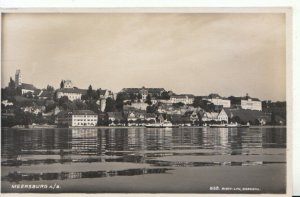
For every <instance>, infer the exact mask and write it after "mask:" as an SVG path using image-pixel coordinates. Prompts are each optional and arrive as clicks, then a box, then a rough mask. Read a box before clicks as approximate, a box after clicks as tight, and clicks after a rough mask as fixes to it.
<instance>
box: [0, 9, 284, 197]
mask: <svg viewBox="0 0 300 197" xmlns="http://www.w3.org/2000/svg"><path fill="white" fill-rule="evenodd" d="M103 10H104V11H103ZM103 10H101V11H93V12H63V11H60V12H47V11H46V12H29V11H26V12H3V13H2V15H1V23H2V30H1V37H2V41H1V50H2V51H1V193H179V194H200V193H201V194H282V195H284V194H286V193H287V187H288V185H287V167H288V162H289V161H288V157H287V147H288V140H287V137H288V133H289V126H288V119H287V117H289V114H288V111H287V101H288V99H287V97H288V96H287V88H286V87H287V85H288V79H287V69H288V65H287V62H288V56H287V49H288V45H287V37H288V36H289V30H288V24H289V17H288V14H289V12H290V10H289V9H282V10H279V11H278V10H276V11H268V12H265V11H264V12H260V11H259V9H258V11H256V12H253V11H252V12H249V11H243V10H242V9H241V11H240V12H228V11H226V12H222V11H216V12H203V11H196V10H192V11H191V10H188V9H187V10H186V11H185V10H184V9H183V10H180V11H178V10H176V9H175V10H173V11H172V9H170V10H169V11H157V10H156V11H149V10H144V11H143V9H140V10H139V9H136V10H134V11H126V10H125V11H122V9H121V10H113V11H105V9H103ZM270 10H272V9H270Z"/></svg>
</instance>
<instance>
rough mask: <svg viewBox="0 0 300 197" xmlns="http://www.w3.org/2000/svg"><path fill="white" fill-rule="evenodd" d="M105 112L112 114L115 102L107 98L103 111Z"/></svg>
mask: <svg viewBox="0 0 300 197" xmlns="http://www.w3.org/2000/svg"><path fill="white" fill-rule="evenodd" d="M104 111H105V112H113V111H115V101H114V100H113V99H112V98H110V97H108V98H107V99H106V105H105V109H104Z"/></svg>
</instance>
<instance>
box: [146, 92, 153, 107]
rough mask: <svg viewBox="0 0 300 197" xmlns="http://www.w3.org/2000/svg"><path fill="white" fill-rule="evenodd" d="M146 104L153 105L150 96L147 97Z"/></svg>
mask: <svg viewBox="0 0 300 197" xmlns="http://www.w3.org/2000/svg"><path fill="white" fill-rule="evenodd" d="M145 103H147V104H148V105H152V101H151V96H150V94H148V95H147V97H146V101H145Z"/></svg>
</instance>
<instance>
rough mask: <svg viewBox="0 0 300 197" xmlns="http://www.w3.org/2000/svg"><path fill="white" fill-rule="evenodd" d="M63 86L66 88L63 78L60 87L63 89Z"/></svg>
mask: <svg viewBox="0 0 300 197" xmlns="http://www.w3.org/2000/svg"><path fill="white" fill-rule="evenodd" d="M63 88H64V81H63V80H61V82H60V89H63Z"/></svg>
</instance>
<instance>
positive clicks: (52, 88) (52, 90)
mask: <svg viewBox="0 0 300 197" xmlns="http://www.w3.org/2000/svg"><path fill="white" fill-rule="evenodd" d="M46 90H47V91H48V92H54V87H52V86H50V85H47V89H46Z"/></svg>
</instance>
